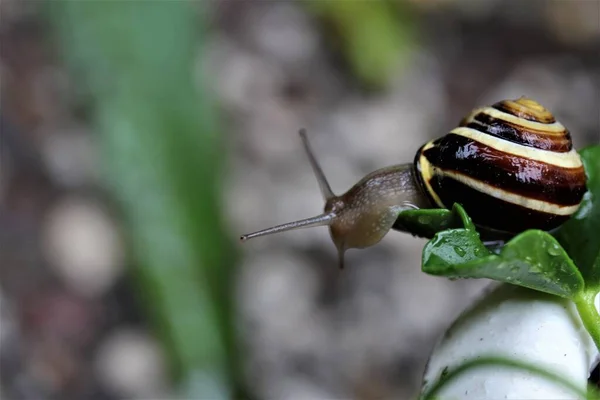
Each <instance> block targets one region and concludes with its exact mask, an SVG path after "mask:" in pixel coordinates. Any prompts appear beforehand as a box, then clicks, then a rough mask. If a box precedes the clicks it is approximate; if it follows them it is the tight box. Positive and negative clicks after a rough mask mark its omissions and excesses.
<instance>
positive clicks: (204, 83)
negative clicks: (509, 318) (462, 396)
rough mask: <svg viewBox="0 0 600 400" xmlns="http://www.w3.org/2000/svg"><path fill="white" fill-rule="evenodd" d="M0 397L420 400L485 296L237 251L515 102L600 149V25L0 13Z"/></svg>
mask: <svg viewBox="0 0 600 400" xmlns="http://www.w3.org/2000/svg"><path fill="white" fill-rule="evenodd" d="M0 40H1V43H0V44H1V48H0V73H1V88H0V90H1V95H2V102H1V106H0V118H1V120H0V122H1V131H0V141H1V142H0V144H1V148H0V151H1V153H0V155H1V163H0V243H1V249H0V304H1V320H0V378H1V379H0V396H2V398H5V399H121V398H139V399H150V398H161V399H163V398H165V399H166V398H187V399H222V398H244V399H252V398H254V399H365V400H366V399H391V398H395V399H408V398H412V397H414V396H415V395H416V394H417V393H418V390H419V386H420V379H421V375H422V371H423V368H424V366H425V363H426V361H427V357H428V355H429V352H430V350H431V348H432V346H433V345H434V343H435V341H436V340H437V338H438V337H439V335H440V334H441V333H442V332H443V331H444V329H445V327H447V326H448V324H449V323H450V322H451V321H452V320H453V318H455V317H456V316H457V315H458V313H460V311H461V310H462V309H464V307H466V306H468V305H469V304H470V303H471V302H472V301H473V299H474V298H476V296H477V295H478V294H479V293H480V292H481V290H482V289H483V288H484V287H485V286H486V285H487V284H488V282H486V281H453V282H450V281H447V280H445V279H442V278H436V277H431V276H427V275H425V274H423V273H421V271H420V254H421V249H422V247H423V245H424V243H425V241H424V240H422V239H418V238H413V237H411V236H410V235H408V234H402V233H398V232H392V233H391V234H389V235H388V236H386V238H385V239H384V240H383V241H382V242H381V243H380V244H378V245H377V246H375V247H372V248H369V249H366V250H362V251H358V250H354V251H352V250H351V251H349V252H348V253H347V255H346V269H345V270H343V271H339V270H338V269H337V261H336V260H337V259H336V257H337V256H336V251H335V248H334V246H333V244H332V243H331V241H330V239H329V235H328V232H327V229H326V228H315V229H311V230H300V231H296V232H293V233H292V232H290V233H285V234H281V235H277V236H271V237H265V238H260V239H255V240H253V241H250V242H248V243H245V244H244V245H243V246H242V245H241V244H240V243H238V241H237V239H238V237H239V235H240V234H242V233H247V232H249V231H254V230H258V229H262V228H266V227H268V226H271V225H275V224H279V223H282V222H287V221H291V220H295V219H299V218H305V217H308V216H312V215H315V214H318V213H320V212H321V210H322V206H323V204H322V198H321V195H320V193H319V190H318V186H317V183H316V181H315V179H314V177H313V175H312V171H311V168H310V166H309V164H308V162H307V159H306V157H305V154H304V153H303V151H302V147H301V142H300V140H299V138H298V135H297V131H298V129H299V128H301V127H305V128H307V129H308V135H309V137H310V139H311V141H312V144H313V147H314V149H315V152H316V154H317V157H318V158H319V160H320V161H321V164H322V166H323V169H324V171H325V173H326V175H327V176H328V178H329V180H330V183H331V185H332V187H333V190H334V192H336V193H342V192H344V191H345V190H347V189H348V188H349V187H350V186H352V185H353V184H354V183H355V182H356V181H358V180H359V179H360V178H361V177H362V176H364V175H365V174H366V173H368V172H371V171H372V170H374V169H377V168H380V167H383V166H387V165H391V164H396V163H404V162H411V161H412V159H413V157H414V153H415V151H416V150H417V149H418V147H419V146H420V145H421V144H423V143H424V142H425V141H426V140H428V139H431V138H435V137H439V136H441V135H443V134H445V133H446V132H448V131H449V130H451V129H452V128H453V127H454V126H455V125H456V124H457V123H458V121H459V120H460V119H461V118H462V116H464V115H465V114H466V113H467V112H469V111H470V110H471V109H472V108H474V107H476V106H480V105H485V104H490V103H493V102H495V101H498V100H501V99H505V98H514V97H519V96H521V95H526V96H529V97H532V98H535V99H537V100H538V101H540V102H541V103H542V104H543V105H545V106H546V107H547V108H549V109H550V110H552V111H553V112H554V114H555V115H556V116H557V118H558V119H559V120H560V121H561V122H562V123H563V124H565V125H566V126H567V127H568V128H569V129H570V130H571V133H572V136H573V140H574V143H575V146H576V147H577V148H581V147H584V146H586V145H588V144H591V143H599V142H600V136H599V135H600V2H598V1H594V0H589V1H587V0H571V1H563V0H557V1H550V0H548V1H527V2H517V1H500V0H485V1H483V0H482V1H474V0H473V1H456V0H427V1H425V0H423V1H418V0H413V1H399V0H397V1H389V2H372V1H368V2H367V1H323V0H315V1H311V0H305V1H284V0H281V1H263V0H261V1H251V0H248V1H228V0H210V1H201V2H200V1H199V2H168V1H163V2H150V1H115V2H109V1H106V2H102V1H95V2H81V3H77V2H40V1H22V0H21V1H20V0H3V1H2V2H1V3H0Z"/></svg>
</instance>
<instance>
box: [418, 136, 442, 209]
mask: <svg viewBox="0 0 600 400" xmlns="http://www.w3.org/2000/svg"><path fill="white" fill-rule="evenodd" d="M432 147H433V141H431V142H429V143H427V144H426V145H425V146H423V148H422V149H421V154H420V156H419V166H420V168H421V178H422V179H423V182H424V183H425V186H426V188H427V192H428V193H429V195H431V197H432V198H433V201H435V203H436V204H437V205H438V207H441V208H446V206H445V205H444V203H442V200H441V199H440V197H439V196H438V195H437V193H435V191H434V190H433V188H432V187H431V183H430V181H431V178H433V173H434V171H433V166H432V165H431V163H430V162H429V160H428V159H427V157H425V155H424V154H423V153H424V152H425V150H428V149H430V148H432Z"/></svg>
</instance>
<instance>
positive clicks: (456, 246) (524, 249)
mask: <svg viewBox="0 0 600 400" xmlns="http://www.w3.org/2000/svg"><path fill="white" fill-rule="evenodd" d="M422 268H423V271H424V272H426V273H428V274H432V275H443V276H446V277H449V278H488V279H494V280H497V281H500V282H507V283H512V284H514V285H518V286H524V287H527V288H530V289H535V290H539V291H541V292H546V293H550V294H554V295H557V296H561V297H566V298H573V297H574V296H575V295H577V294H578V293H580V292H581V290H582V289H583V286H584V284H583V278H582V277H581V274H580V273H579V270H578V269H577V267H576V266H575V264H573V262H572V261H571V259H570V258H569V256H568V255H567V254H566V252H565V251H564V249H563V248H562V247H561V246H560V244H559V243H558V242H557V241H556V239H554V238H553V237H552V236H551V235H549V234H548V233H546V232H542V231H539V230H529V231H526V232H523V233H521V234H520V235H518V236H516V237H515V238H514V239H512V240H511V241H510V242H508V243H507V244H506V246H504V248H503V249H502V251H501V252H500V254H492V253H490V252H489V251H488V250H487V249H486V248H485V246H484V245H483V243H481V241H480V240H479V238H478V236H477V234H476V233H475V232H474V231H473V230H471V229H453V230H449V231H444V232H440V233H439V234H437V235H436V236H435V237H434V238H433V239H432V240H431V241H430V242H429V243H427V245H426V246H425V249H424V250H423V267H422Z"/></svg>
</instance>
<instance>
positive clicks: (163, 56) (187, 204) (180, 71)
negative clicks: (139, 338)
mask: <svg viewBox="0 0 600 400" xmlns="http://www.w3.org/2000/svg"><path fill="white" fill-rule="evenodd" d="M196 6H201V3H191V2H143V3H142V2H134V1H119V2H109V1H106V2H105V1H94V2H73V1H61V2H54V3H51V4H50V5H49V6H48V7H49V8H48V12H49V15H50V17H51V20H52V21H53V23H54V27H55V28H56V31H57V34H58V36H57V38H58V40H59V42H58V44H59V46H60V47H61V48H62V49H61V50H62V52H63V53H64V56H65V59H66V61H67V62H68V64H69V66H70V67H71V68H72V70H73V72H74V73H75V76H77V77H78V85H79V86H80V87H85V89H86V90H81V91H82V92H88V94H89V98H88V100H91V101H92V103H93V104H92V117H93V123H94V126H95V129H96V131H97V133H98V134H99V136H98V140H99V142H100V145H101V147H102V149H103V163H104V167H105V168H106V175H107V178H108V181H109V185H110V188H111V189H112V190H113V194H114V196H115V197H116V199H117V200H118V202H119V204H120V206H121V210H122V213H123V215H124V218H125V221H126V222H127V227H128V234H129V237H130V241H131V245H132V251H133V254H134V257H135V265H137V266H138V267H136V268H135V269H134V270H132V271H131V273H132V274H131V276H132V278H133V279H134V280H135V281H136V283H137V284H138V287H139V293H138V296H139V298H140V299H141V300H142V301H143V302H144V304H145V307H146V310H147V311H148V312H149V313H150V314H151V316H152V317H153V322H154V324H155V327H156V328H157V330H158V332H159V334H160V335H161V337H162V338H163V340H164V341H165V347H166V349H167V351H168V355H169V356H170V361H171V365H172V367H173V368H172V369H173V376H174V377H175V378H176V379H177V381H178V383H179V385H180V386H179V390H180V393H179V394H180V395H183V396H184V397H186V398H211V399H219V398H229V397H231V396H234V397H239V394H240V392H239V391H238V390H239V389H238V387H237V386H236V382H240V381H241V380H240V379H238V378H239V375H238V373H239V369H238V367H237V364H236V360H237V358H238V357H239V356H238V354H237V351H236V348H235V347H236V346H235V337H234V332H235V331H234V329H233V325H232V324H233V316H232V313H233V301H232V300H233V299H232V295H233V291H232V288H231V284H232V274H233V272H234V266H235V262H236V256H235V252H234V251H233V246H232V243H230V241H229V239H228V238H227V236H226V234H225V231H224V229H223V222H222V220H221V216H222V214H221V209H220V206H219V204H221V201H220V199H219V193H220V188H219V181H220V179H219V178H220V176H219V174H220V171H221V164H222V162H223V160H222V157H223V154H224V152H223V151H221V143H220V136H219V135H218V130H217V128H216V124H215V120H216V116H215V113H214V110H213V108H212V107H211V104H210V98H209V96H208V94H207V92H206V91H204V90H201V91H197V90H196V89H195V87H198V83H197V82H195V81H194V74H195V70H196V69H197V68H196V67H197V66H196V61H197V60H196V59H195V55H196V54H202V50H203V45H204V35H205V34H204V33H203V32H202V28H203V19H202V18H201V15H199V14H200V13H199V12H198V10H196V9H195V8H194V7H196ZM198 52H199V53H198ZM232 386H233V387H234V389H231V388H232ZM231 390H234V391H237V393H235V392H234V393H232V392H231ZM244 397H246V396H244Z"/></svg>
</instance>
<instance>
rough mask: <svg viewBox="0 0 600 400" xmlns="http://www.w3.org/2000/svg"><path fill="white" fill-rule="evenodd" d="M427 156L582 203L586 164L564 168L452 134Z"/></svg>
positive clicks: (507, 185) (501, 184)
mask: <svg viewBox="0 0 600 400" xmlns="http://www.w3.org/2000/svg"><path fill="white" fill-rule="evenodd" d="M532 151H535V150H532ZM424 155H425V157H426V158H427V159H428V160H429V162H430V163H431V164H432V165H433V166H435V167H437V168H441V169H443V170H447V171H454V172H459V173H461V174H463V175H467V176H469V177H471V178H474V179H477V180H479V181H482V182H484V183H487V184H489V185H492V186H494V187H496V188H498V189H502V190H505V191H507V192H511V193H515V194H518V195H520V196H524V197H527V198H531V199H536V200H542V201H546V202H549V203H553V204H557V205H561V206H570V205H577V204H579V203H580V202H581V199H582V198H583V195H584V193H585V191H586V187H585V181H586V177H585V171H584V169H583V167H579V168H564V167H558V166H555V165H552V164H548V163H544V162H540V161H536V160H531V159H528V158H524V157H518V156H515V155H512V154H508V153H505V152H503V151H500V150H497V149H494V148H492V147H490V146H487V145H484V144H482V143H479V142H477V141H474V140H472V139H469V138H466V137H464V136H460V135H456V134H452V133H451V134H448V135H446V136H444V137H443V138H440V139H439V140H438V141H437V144H436V146H433V147H431V148H429V149H428V150H426V151H425V152H424Z"/></svg>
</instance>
